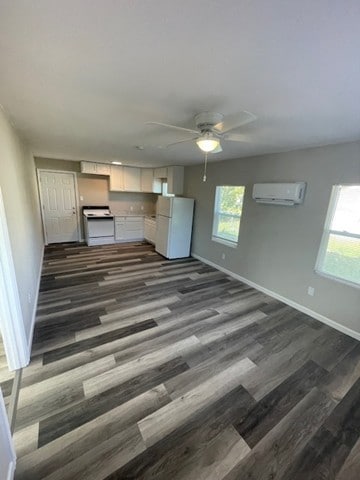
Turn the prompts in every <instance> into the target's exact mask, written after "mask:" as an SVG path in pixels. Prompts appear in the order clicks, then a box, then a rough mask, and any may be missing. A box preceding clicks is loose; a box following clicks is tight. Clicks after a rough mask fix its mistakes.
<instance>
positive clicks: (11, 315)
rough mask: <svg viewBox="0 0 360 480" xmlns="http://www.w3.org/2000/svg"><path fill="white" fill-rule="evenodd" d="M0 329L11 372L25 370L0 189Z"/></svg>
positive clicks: (21, 327)
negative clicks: (23, 368)
mask: <svg viewBox="0 0 360 480" xmlns="http://www.w3.org/2000/svg"><path fill="white" fill-rule="evenodd" d="M0 330H1V334H2V337H3V343H4V349H5V353H6V358H7V362H8V366H9V369H10V370H17V369H19V368H22V367H25V366H26V365H27V364H28V363H29V360H30V351H29V349H28V344H27V339H26V333H25V327H24V321H23V316H22V311H21V305H20V298H19V291H18V286H17V281H16V275H15V267H14V261H13V257H12V251H11V244H10V237H9V232H8V228H7V222H6V214H5V206H4V203H3V198H2V194H1V189H0Z"/></svg>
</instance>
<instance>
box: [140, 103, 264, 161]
mask: <svg viewBox="0 0 360 480" xmlns="http://www.w3.org/2000/svg"><path fill="white" fill-rule="evenodd" d="M255 120H256V116H255V115H254V114H253V113H250V112H247V111H246V110H244V111H242V112H240V113H239V115H238V116H237V118H236V121H235V122H234V123H233V125H231V126H230V127H227V128H224V115H223V114H222V113H216V112H202V113H198V114H197V115H195V117H194V122H195V125H196V130H195V129H191V128H183V127H179V126H177V125H169V124H167V123H159V122H146V125H157V126H160V127H164V128H169V129H172V130H178V131H179V132H186V133H188V134H191V135H192V137H191V138H185V139H183V140H179V141H178V142H174V143H170V144H168V145H166V146H167V147H171V146H173V145H178V144H179V143H185V142H193V141H194V140H195V141H196V144H197V146H198V147H199V148H200V150H202V151H203V152H205V153H219V152H221V151H222V147H221V141H222V140H230V141H232V142H243V141H244V137H243V135H240V134H238V133H232V132H233V130H237V129H238V128H239V127H242V126H244V125H246V124H248V123H251V122H253V121H255Z"/></svg>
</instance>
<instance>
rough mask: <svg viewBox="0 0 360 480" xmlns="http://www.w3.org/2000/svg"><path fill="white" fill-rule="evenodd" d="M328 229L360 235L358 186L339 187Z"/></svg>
mask: <svg viewBox="0 0 360 480" xmlns="http://www.w3.org/2000/svg"><path fill="white" fill-rule="evenodd" d="M330 229H331V230H338V231H339V232H343V231H346V232H349V233H356V234H359V235H360V186H359V185H353V186H345V187H344V186H342V187H340V190H339V198H338V202H337V205H336V211H335V214H334V217H333V220H332V222H331V226H330Z"/></svg>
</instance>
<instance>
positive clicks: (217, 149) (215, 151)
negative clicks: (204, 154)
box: [210, 143, 223, 153]
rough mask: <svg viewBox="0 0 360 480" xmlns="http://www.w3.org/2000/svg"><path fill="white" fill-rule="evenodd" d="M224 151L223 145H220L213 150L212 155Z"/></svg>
mask: <svg viewBox="0 0 360 480" xmlns="http://www.w3.org/2000/svg"><path fill="white" fill-rule="evenodd" d="M222 151H223V149H222V148H221V145H220V143H219V145H218V146H217V147H216V148H215V150H212V151H211V152H210V153H221V152H222Z"/></svg>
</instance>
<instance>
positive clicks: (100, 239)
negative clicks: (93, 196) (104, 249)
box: [82, 206, 115, 246]
mask: <svg viewBox="0 0 360 480" xmlns="http://www.w3.org/2000/svg"><path fill="white" fill-rule="evenodd" d="M82 212H83V217H84V232H85V241H86V243H87V245H89V246H93V245H107V244H111V243H114V242H115V236H114V231H115V229H114V215H113V214H112V213H111V211H110V208H109V206H84V207H83V208H82Z"/></svg>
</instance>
